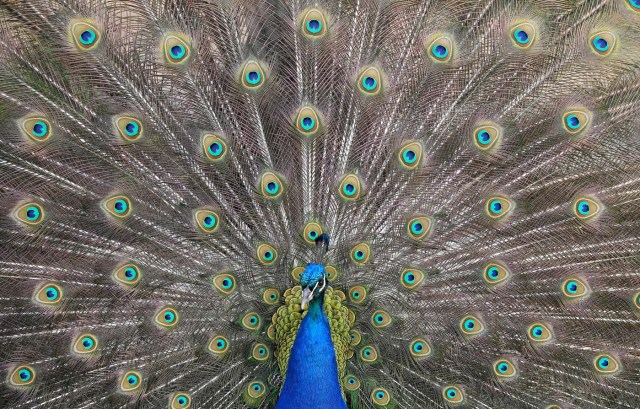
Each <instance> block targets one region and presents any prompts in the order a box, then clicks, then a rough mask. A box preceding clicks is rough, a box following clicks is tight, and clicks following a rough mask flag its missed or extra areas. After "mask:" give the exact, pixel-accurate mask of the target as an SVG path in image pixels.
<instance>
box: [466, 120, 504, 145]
mask: <svg viewBox="0 0 640 409" xmlns="http://www.w3.org/2000/svg"><path fill="white" fill-rule="evenodd" d="M501 139H502V130H501V128H500V127H499V126H498V125H497V124H495V123H493V122H485V123H481V124H478V125H477V126H476V128H475V129H474V131H473V143H474V144H475V146H476V148H478V149H480V150H481V151H485V152H486V151H492V150H495V149H496V148H497V147H498V145H499V144H500V140H501Z"/></svg>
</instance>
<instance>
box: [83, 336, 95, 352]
mask: <svg viewBox="0 0 640 409" xmlns="http://www.w3.org/2000/svg"><path fill="white" fill-rule="evenodd" d="M93 345H94V342H93V339H91V338H89V337H84V338H82V346H83V347H84V348H85V349H91V348H93Z"/></svg>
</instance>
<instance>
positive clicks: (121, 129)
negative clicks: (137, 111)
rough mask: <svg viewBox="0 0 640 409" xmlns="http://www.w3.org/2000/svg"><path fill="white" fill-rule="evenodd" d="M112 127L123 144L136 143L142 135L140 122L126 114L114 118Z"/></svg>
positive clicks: (142, 128) (142, 129) (142, 130)
mask: <svg viewBox="0 0 640 409" xmlns="http://www.w3.org/2000/svg"><path fill="white" fill-rule="evenodd" d="M113 126H114V128H115V131H116V134H117V136H119V137H120V139H121V140H122V141H124V142H137V141H139V140H140V139H141V138H142V136H143V135H144V127H143V126H142V122H140V120H139V119H137V118H134V117H133V116H131V115H128V114H122V115H117V116H115V117H114V118H113Z"/></svg>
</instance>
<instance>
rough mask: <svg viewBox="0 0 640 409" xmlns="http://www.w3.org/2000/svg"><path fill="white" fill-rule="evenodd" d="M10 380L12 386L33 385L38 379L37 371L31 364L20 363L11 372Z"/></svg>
mask: <svg viewBox="0 0 640 409" xmlns="http://www.w3.org/2000/svg"><path fill="white" fill-rule="evenodd" d="M8 381H9V384H10V385H11V386H17V387H24V386H29V385H32V384H33V383H34V382H35V381H36V371H35V369H33V367H32V366H30V365H18V366H16V367H15V368H14V369H13V370H12V371H11V372H10V374H9V377H8Z"/></svg>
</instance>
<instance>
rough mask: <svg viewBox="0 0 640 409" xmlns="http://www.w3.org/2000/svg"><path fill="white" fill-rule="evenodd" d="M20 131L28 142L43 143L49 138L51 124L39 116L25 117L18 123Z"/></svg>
mask: <svg viewBox="0 0 640 409" xmlns="http://www.w3.org/2000/svg"><path fill="white" fill-rule="evenodd" d="M18 124H19V127H20V131H21V132H22V133H23V134H24V135H25V136H26V137H28V138H29V139H30V140H33V141H36V142H44V141H46V140H47V139H49V138H50V137H51V123H50V122H49V121H48V120H47V119H46V118H44V117H41V116H27V117H24V118H22V119H20V120H19V122H18Z"/></svg>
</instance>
